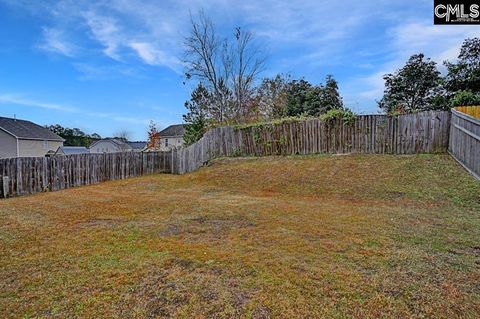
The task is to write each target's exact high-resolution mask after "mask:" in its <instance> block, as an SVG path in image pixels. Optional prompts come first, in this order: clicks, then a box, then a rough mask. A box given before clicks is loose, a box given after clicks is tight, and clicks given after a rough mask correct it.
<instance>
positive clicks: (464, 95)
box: [452, 91, 480, 107]
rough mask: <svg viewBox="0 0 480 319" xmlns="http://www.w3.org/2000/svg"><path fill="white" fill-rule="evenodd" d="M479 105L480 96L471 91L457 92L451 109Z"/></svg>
mask: <svg viewBox="0 0 480 319" xmlns="http://www.w3.org/2000/svg"><path fill="white" fill-rule="evenodd" d="M469 105H480V95H479V94H475V93H473V92H471V91H458V92H457V93H455V96H454V97H453V99H452V107H455V106H469Z"/></svg>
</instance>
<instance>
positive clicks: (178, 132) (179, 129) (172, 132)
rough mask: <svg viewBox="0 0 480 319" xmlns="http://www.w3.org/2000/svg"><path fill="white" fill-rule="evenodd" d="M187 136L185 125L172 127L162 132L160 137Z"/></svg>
mask: <svg viewBox="0 0 480 319" xmlns="http://www.w3.org/2000/svg"><path fill="white" fill-rule="evenodd" d="M183 135H185V124H175V125H170V126H169V127H167V128H165V129H164V130H162V131H160V136H183Z"/></svg>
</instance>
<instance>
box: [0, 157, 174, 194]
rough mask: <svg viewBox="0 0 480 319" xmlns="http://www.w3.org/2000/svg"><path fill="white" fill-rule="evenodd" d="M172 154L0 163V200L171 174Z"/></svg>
mask: <svg viewBox="0 0 480 319" xmlns="http://www.w3.org/2000/svg"><path fill="white" fill-rule="evenodd" d="M174 155H175V153H174V152H149V153H136V152H128V153H107V154H77V155H67V156H55V157H23V158H22V157H20V158H7V159H0V198H3V197H11V196H19V195H26V194H33V193H38V192H44V191H56V190H61V189H66V188H71V187H76V186H82V185H90V184H96V183H100V182H104V181H109V180H117V179H125V178H129V177H134V176H141V175H145V174H154V173H173V172H174V169H175V166H174V165H173V163H174V161H175V158H174Z"/></svg>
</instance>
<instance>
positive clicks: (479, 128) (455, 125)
mask: <svg viewBox="0 0 480 319" xmlns="http://www.w3.org/2000/svg"><path fill="white" fill-rule="evenodd" d="M449 153H450V154H451V155H452V156H453V157H454V158H455V159H456V160H457V161H458V162H459V163H460V164H462V165H463V166H464V167H465V168H466V169H467V170H468V171H469V172H470V173H472V175H474V176H475V177H476V178H477V179H480V120H479V119H475V118H473V117H472V116H469V115H467V114H464V113H462V112H458V111H456V110H452V125H451V127H450V146H449Z"/></svg>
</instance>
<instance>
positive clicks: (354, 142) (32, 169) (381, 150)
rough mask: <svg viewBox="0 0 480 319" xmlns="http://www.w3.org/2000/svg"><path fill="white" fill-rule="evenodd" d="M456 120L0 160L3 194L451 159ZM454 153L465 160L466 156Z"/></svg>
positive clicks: (252, 130) (296, 130)
mask: <svg viewBox="0 0 480 319" xmlns="http://www.w3.org/2000/svg"><path fill="white" fill-rule="evenodd" d="M457 113H459V112H456V111H454V112H453V120H454V121H455V124H456V125H458V126H462V127H463V126H464V125H466V124H465V123H461V122H459V121H461V120H463V119H462V118H461V116H459V115H458V114H457ZM451 117H452V113H451V112H449V111H429V112H422V113H416V114H408V115H400V116H395V117H391V116H387V115H365V116H358V117H357V118H356V119H354V120H352V121H351V122H345V121H343V120H333V121H327V122H324V121H321V120H319V119H308V120H304V121H284V122H281V123H277V124H265V125H254V126H248V127H232V126H227V127H219V128H214V129H211V130H209V131H208V132H207V133H206V134H205V135H204V136H203V137H202V138H201V139H200V140H199V141H198V142H196V143H194V144H192V145H190V146H188V147H186V148H182V149H179V150H172V151H170V152H148V153H113V154H81V155H68V156H59V157H52V158H11V159H0V177H1V179H0V183H2V185H1V186H2V187H0V196H1V197H10V196H18V195H24V194H32V193H36V192H42V191H49V190H59V189H65V188H70V187H75V186H81V185H89V184H95V183H99V182H103V181H107V180H115V179H123V178H128V177H133V176H141V175H145V174H153V173H172V174H184V173H188V172H192V171H194V170H196V169H198V168H199V167H200V166H202V165H204V164H205V163H207V162H208V161H209V160H211V159H213V158H217V157H223V156H229V157H232V156H264V155H293V154H314V153H372V154H414V153H437V152H438V153H440V152H446V151H447V150H448V149H449V150H450V152H451V153H452V155H453V154H457V153H458V154H466V152H465V151H460V150H458V149H457V148H455V147H453V148H452V146H451V145H450V148H449V139H452V138H453V139H457V138H458V139H459V138H460V137H458V136H459V134H467V133H465V131H463V130H461V129H459V132H453V133H452V131H451V127H450V121H451ZM463 129H464V130H467V131H469V132H470V131H472V132H471V134H473V137H472V138H475V137H477V138H478V135H479V134H480V132H479V131H474V129H473V128H470V127H467V128H465V127H463ZM477 129H478V124H477ZM455 134H456V135H455ZM457 135H458V136H457ZM467 135H468V136H470V135H469V134H467ZM464 138H465V137H464ZM465 143H472V142H465ZM476 143H478V139H476ZM465 145H467V144H465ZM468 145H470V146H465V147H463V148H462V150H465V149H466V148H469V147H470V148H471V147H473V146H471V145H473V144H468ZM475 147H476V148H475V149H476V153H475V154H476V155H475V156H474V157H472V158H471V159H468V160H467V159H465V160H464V162H465V163H466V164H464V165H473V167H474V169H472V171H474V170H475V169H478V162H479V160H478V158H479V157H478V150H479V147H478V144H477V145H476V146H475ZM461 152H464V153H461ZM454 156H455V157H456V158H457V159H458V160H459V161H462V157H461V155H454ZM475 161H476V162H475ZM473 162H475V163H476V165H477V166H475V163H473ZM472 163H473V164H472ZM475 167H476V168H475ZM477 172H478V171H477ZM477 174H478V173H477Z"/></svg>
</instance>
